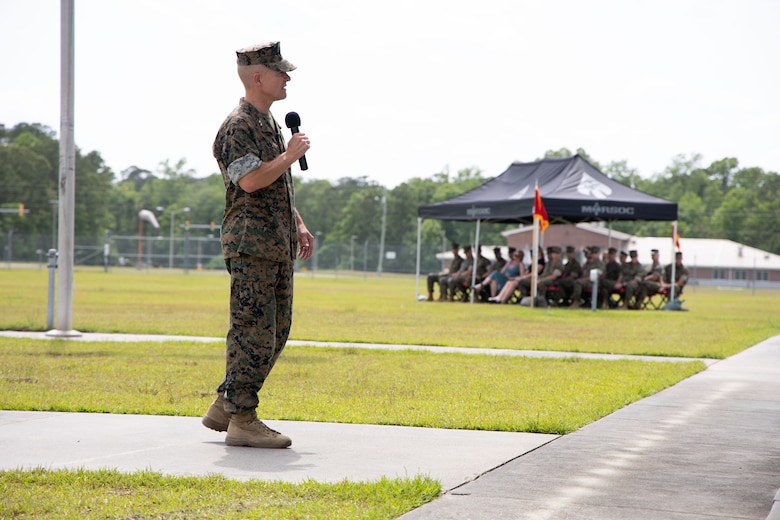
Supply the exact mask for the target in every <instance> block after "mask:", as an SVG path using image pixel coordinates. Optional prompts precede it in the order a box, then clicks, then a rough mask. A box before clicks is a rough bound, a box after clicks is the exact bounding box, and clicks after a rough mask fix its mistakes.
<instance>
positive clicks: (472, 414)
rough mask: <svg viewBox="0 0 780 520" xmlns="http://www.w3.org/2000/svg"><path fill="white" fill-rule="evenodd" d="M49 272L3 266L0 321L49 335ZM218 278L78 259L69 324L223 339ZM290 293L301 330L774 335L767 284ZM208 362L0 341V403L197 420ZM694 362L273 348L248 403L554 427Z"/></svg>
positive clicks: (438, 338)
mask: <svg viewBox="0 0 780 520" xmlns="http://www.w3.org/2000/svg"><path fill="white" fill-rule="evenodd" d="M47 277H48V273H47V272H46V271H45V270H36V269H15V270H0V287H1V288H2V294H0V329H17V330H19V329H25V330H46V323H45V317H46V286H47ZM227 291H228V278H227V276H226V275H225V274H223V273H213V272H208V273H199V272H191V273H190V275H187V276H184V275H182V274H181V273H180V272H176V273H169V272H165V271H161V272H154V271H152V272H136V271H131V270H127V271H122V270H115V271H112V272H109V273H103V272H102V271H96V270H79V271H77V272H76V273H75V291H74V301H73V328H74V329H76V330H80V331H83V332H88V331H99V332H127V333H140V334H143V333H155V334H173V335H203V336H211V337H222V336H223V335H224V334H225V331H226V327H227V298H228V292H227ZM295 291H296V292H295V311H294V325H293V330H292V338H294V339H299V340H318V341H344V342H356V343H360V342H366V343H386V344H409V345H440V346H455V347H477V348H485V349H490V348H504V349H532V350H557V351H568V352H601V353H621V354H649V355H664V356H677V357H692V358H696V357H700V358H718V359H721V358H725V357H728V356H730V355H733V354H734V353H737V352H739V351H741V350H744V349H745V348H748V347H750V346H751V345H753V344H755V343H757V342H759V341H761V340H763V339H766V338H768V337H771V336H773V335H776V334H778V333H780V317H778V313H777V311H776V309H777V308H778V307H779V306H778V303H780V292H777V291H756V292H755V293H753V292H752V291H748V290H741V291H740V290H717V289H714V288H696V287H689V288H688V289H687V290H686V293H685V295H684V296H683V300H685V307H687V308H688V309H690V311H689V312H668V311H667V312H664V311H637V312H631V311H598V312H595V313H594V312H590V311H589V310H578V311H574V310H568V309H529V308H526V307H521V306H517V305H504V306H499V305H485V304H474V305H470V304H466V303H428V302H418V301H416V298H415V281H414V279H412V278H410V277H395V276H386V277H383V278H374V277H369V278H368V279H365V280H364V279H363V278H362V277H348V276H340V277H338V278H336V277H333V276H330V277H325V276H322V277H310V276H308V275H298V276H297V278H296V281H295ZM223 367H224V345H222V344H221V343H220V342H216V343H196V342H162V343H159V342H140V343H117V342H106V343H91V342H84V341H74V340H67V341H65V340H20V339H9V338H0V409H14V410H59V411H90V412H115V413H139V414H164V415H189V416H198V415H201V414H202V413H203V412H204V411H205V409H206V407H207V406H208V403H209V402H210V401H211V400H212V398H213V392H214V387H215V386H216V384H217V383H218V382H219V380H220V378H221V375H222V370H223ZM324 367H327V370H324ZM703 369H704V364H703V363H701V362H698V361H693V362H689V361H686V362H646V361H638V360H619V361H617V360H583V359H577V358H573V357H572V358H563V359H539V358H528V357H515V356H511V357H509V356H506V357H503V356H479V355H465V354H451V353H435V352H419V351H409V350H402V351H377V350H364V349H359V348H320V347H288V348H287V349H286V351H285V353H284V355H283V356H282V358H281V359H280V361H279V363H278V364H277V367H276V368H275V369H274V372H273V373H272V375H271V377H270V378H269V380H268V381H267V383H266V386H265V387H264V388H263V390H262V392H261V412H262V414H263V416H264V417H267V418H272V419H286V420H306V421H327V422H347V423H371V424H398V425H410V426H421V427H443V428H456V429H486V430H503V431H526V432H546V433H562V434H565V433H568V432H571V431H574V430H576V429H577V428H580V427H581V426H583V425H585V424H588V423H590V422H592V421H595V420H597V419H599V418H600V417H603V416H604V415H607V414H609V413H611V412H613V411H615V410H617V409H619V408H621V407H623V406H625V405H627V404H630V403H632V402H635V401H637V400H639V399H641V398H643V397H645V396H648V395H651V394H653V393H655V392H658V391H659V390H661V389H663V388H666V387H668V386H671V385H674V384H675V383H677V382H679V381H680V380H682V379H684V378H686V377H689V376H690V375H693V374H695V373H696V372H698V371H700V370H703ZM116 381H121V382H122V384H120V385H117V384H116ZM0 488H1V489H3V490H4V492H3V494H2V498H0V517H3V518H4V517H13V518H36V517H40V516H46V517H52V518H73V517H83V518H131V517H132V518H152V517H154V518H213V517H215V516H219V517H223V518H396V517H397V516H398V515H400V514H402V513H403V512H405V511H408V510H410V509H413V508H415V507H417V506H419V505H421V504H423V503H425V502H427V501H429V500H431V499H433V498H435V496H436V495H437V494H438V493H439V492H440V486H439V484H438V483H436V482H434V481H431V480H429V479H426V478H421V477H419V476H418V477H413V478H409V479H400V480H382V481H380V482H364V483H349V482H344V483H342V484H337V485H326V484H318V483H314V482H308V483H303V484H299V485H291V484H284V483H281V482H275V483H274V482H263V483H260V482H249V483H235V482H229V481H226V480H225V479H221V478H220V477H206V478H202V479H192V478H174V477H163V476H161V475H157V474H153V473H148V472H142V473H138V474H134V475H121V474H118V473H115V472H112V471H105V472H85V471H75V472H74V471H65V472H51V471H44V470H31V471H8V472H0ZM236 494H239V495H240V496H241V497H242V500H241V501H240V502H239V503H238V504H236V503H235V501H233V500H232V497H234V496H235V495H236ZM181 497H186V499H184V500H183V499H182V498H181Z"/></svg>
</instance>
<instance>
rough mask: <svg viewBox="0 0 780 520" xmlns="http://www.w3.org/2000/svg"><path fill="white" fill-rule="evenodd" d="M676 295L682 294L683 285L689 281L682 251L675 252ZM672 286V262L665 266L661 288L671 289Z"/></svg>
mask: <svg viewBox="0 0 780 520" xmlns="http://www.w3.org/2000/svg"><path fill="white" fill-rule="evenodd" d="M674 263H675V265H674V295H675V297H677V296H678V295H680V294H682V290H683V287H685V284H686V283H688V268H687V267H685V266H684V265H683V262H682V252H681V251H677V252H676V253H675V254H674ZM671 287H672V264H669V265H667V266H666V267H664V279H663V282H662V283H661V289H670V288H671Z"/></svg>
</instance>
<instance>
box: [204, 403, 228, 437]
mask: <svg viewBox="0 0 780 520" xmlns="http://www.w3.org/2000/svg"><path fill="white" fill-rule="evenodd" d="M200 422H201V423H203V426H205V427H206V428H211V429H212V430H215V431H218V432H226V431H227V429H228V424H229V423H230V414H229V413H228V412H226V411H225V400H224V399H222V396H221V395H220V396H219V397H217V398H216V400H215V401H214V402H213V403H211V406H209V409H208V411H207V412H206V415H204V416H203V419H201V421H200Z"/></svg>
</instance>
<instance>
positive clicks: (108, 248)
mask: <svg viewBox="0 0 780 520" xmlns="http://www.w3.org/2000/svg"><path fill="white" fill-rule="evenodd" d="M110 236H111V231H109V230H108V229H106V238H105V241H104V242H103V271H104V272H106V273H107V272H108V260H109V257H110V256H111V245H110V244H109V243H108V237H110Z"/></svg>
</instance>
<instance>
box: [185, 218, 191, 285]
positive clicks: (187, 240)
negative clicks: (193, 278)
mask: <svg viewBox="0 0 780 520" xmlns="http://www.w3.org/2000/svg"><path fill="white" fill-rule="evenodd" d="M189 265H190V230H189V229H185V230H184V274H188V273H189Z"/></svg>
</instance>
